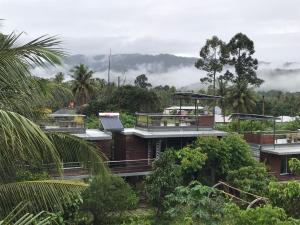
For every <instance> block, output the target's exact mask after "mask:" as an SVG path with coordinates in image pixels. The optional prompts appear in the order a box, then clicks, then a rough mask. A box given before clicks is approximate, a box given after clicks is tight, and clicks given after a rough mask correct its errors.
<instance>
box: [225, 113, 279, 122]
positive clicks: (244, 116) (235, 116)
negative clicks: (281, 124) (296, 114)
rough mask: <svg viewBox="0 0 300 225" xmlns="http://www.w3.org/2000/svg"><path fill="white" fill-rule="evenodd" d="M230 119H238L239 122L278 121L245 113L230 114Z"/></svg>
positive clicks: (276, 118)
mask: <svg viewBox="0 0 300 225" xmlns="http://www.w3.org/2000/svg"><path fill="white" fill-rule="evenodd" d="M230 118H231V119H240V120H279V119H280V118H278V117H274V116H267V115H259V114H247V113H232V114H231V116H230Z"/></svg>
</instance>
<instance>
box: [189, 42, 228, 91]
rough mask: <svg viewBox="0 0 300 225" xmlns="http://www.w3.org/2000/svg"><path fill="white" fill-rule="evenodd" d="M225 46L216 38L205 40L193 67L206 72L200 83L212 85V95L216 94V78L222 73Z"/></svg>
mask: <svg viewBox="0 0 300 225" xmlns="http://www.w3.org/2000/svg"><path fill="white" fill-rule="evenodd" d="M225 47H226V44H225V43H224V42H223V41H222V40H220V39H219V38H218V37H217V36H213V37H212V38H211V39H207V40H206V43H205V45H204V46H203V47H202V48H201V50H200V58H199V59H198V60H197V61H196V63H195V67H196V68H198V69H200V70H204V71H206V72H207V75H206V77H204V78H201V79H200V80H201V82H208V83H213V91H214V95H215V94H216V78H217V77H216V76H217V73H220V72H222V70H223V66H224V60H225V58H226V51H225Z"/></svg>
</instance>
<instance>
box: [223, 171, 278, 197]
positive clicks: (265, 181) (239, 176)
mask: <svg viewBox="0 0 300 225" xmlns="http://www.w3.org/2000/svg"><path fill="white" fill-rule="evenodd" d="M273 180H274V178H271V177H269V175H268V172H267V170H266V168H265V166H263V165H255V166H247V167H241V168H239V169H237V170H232V171H229V172H228V176H227V182H228V183H229V184H231V185H232V186H234V187H236V188H239V189H241V190H243V191H246V192H250V193H253V194H256V195H260V196H266V194H267V192H268V185H269V183H270V182H271V181H273Z"/></svg>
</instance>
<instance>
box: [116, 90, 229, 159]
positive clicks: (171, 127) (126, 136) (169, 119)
mask: <svg viewBox="0 0 300 225" xmlns="http://www.w3.org/2000/svg"><path fill="white" fill-rule="evenodd" d="M173 97H174V99H175V100H177V101H179V102H180V104H179V105H180V106H179V109H176V110H178V112H179V114H175V115H171V114H163V113H162V114H157V113H136V123H135V126H134V127H133V128H124V129H123V130H119V131H117V132H113V139H114V148H113V151H114V152H113V154H112V155H113V156H114V160H137V159H147V160H152V159H154V158H156V157H158V156H159V154H160V153H161V152H163V151H164V150H166V149H168V148H173V149H180V148H182V147H184V146H186V145H187V144H191V143H192V142H193V141H195V140H196V138H198V137H201V136H202V137H204V136H216V137H220V138H221V137H223V136H225V135H226V132H223V131H218V130H215V129H214V115H213V114H212V113H199V111H200V110H197V109H198V102H199V101H206V102H207V101H215V100H217V99H219V98H220V97H219V96H211V95H205V94H196V93H192V92H177V93H175V94H174V96H173ZM184 101H188V102H191V101H192V102H194V103H195V106H194V108H195V109H196V110H194V114H183V113H182V112H183V110H182V108H181V105H182V102H184Z"/></svg>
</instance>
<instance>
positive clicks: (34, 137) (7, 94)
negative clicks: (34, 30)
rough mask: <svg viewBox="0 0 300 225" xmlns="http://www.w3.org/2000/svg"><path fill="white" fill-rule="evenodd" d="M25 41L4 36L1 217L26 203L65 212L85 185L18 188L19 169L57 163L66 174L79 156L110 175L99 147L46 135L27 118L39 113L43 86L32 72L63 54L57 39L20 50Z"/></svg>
mask: <svg viewBox="0 0 300 225" xmlns="http://www.w3.org/2000/svg"><path fill="white" fill-rule="evenodd" d="M20 36H21V35H16V34H14V33H12V34H10V35H3V34H1V33H0V145H1V148H0V156H1V157H0V203H1V207H0V216H1V217H3V216H4V215H7V213H8V212H10V211H11V210H12V209H13V208H14V207H15V206H16V205H18V203H19V202H21V201H24V200H25V201H30V207H27V208H26V210H27V211H28V212H31V211H35V212H39V211H42V210H52V209H53V207H54V206H55V207H56V208H62V207H63V205H64V203H65V202H68V201H70V199H71V198H70V196H72V195H73V194H78V193H79V192H80V191H81V190H82V189H84V188H85V185H84V184H82V183H78V184H77V183H72V184H70V183H69V182H68V181H63V180H61V181H39V182H32V181H28V182H21V183H16V182H15V180H13V179H12V177H14V175H15V174H14V173H15V171H17V170H18V169H20V167H26V168H27V166H28V165H31V166H33V167H38V168H42V167H43V164H45V163H53V164H54V165H55V167H56V170H57V172H58V173H60V174H61V162H62V159H63V160H64V161H67V160H68V158H70V157H72V158H74V157H76V158H77V159H78V161H80V162H82V164H83V166H85V167H87V168H89V169H90V170H91V171H93V172H94V173H98V174H99V173H102V174H106V169H105V167H104V166H103V163H102V158H101V156H100V155H99V153H98V150H97V149H96V147H95V146H93V145H92V144H89V143H86V142H85V141H83V140H82V139H79V138H75V137H73V136H69V135H66V134H56V133H47V134H46V133H44V132H43V131H42V130H41V129H40V128H39V126H38V125H36V124H35V123H34V122H32V121H31V120H29V119H27V118H26V117H24V116H23V115H32V111H33V110H32V109H31V108H32V107H31V106H34V107H33V108H34V110H35V106H36V105H38V104H37V101H36V100H35V99H36V96H35V94H36V93H37V92H38V91H39V90H40V87H41V85H39V82H37V80H36V79H33V78H32V76H31V74H30V67H32V66H45V65H49V64H50V65H55V64H60V57H62V56H63V55H64V52H63V51H62V50H61V48H60V47H59V46H60V43H61V42H60V41H59V40H58V39H57V38H55V37H47V36H42V37H39V38H37V39H35V40H33V41H30V42H28V43H26V44H24V45H18V44H17V43H19V42H20V41H19V38H20ZM38 102H39V101H38ZM16 111H17V112H19V113H17V112H16ZM21 114H22V115H21ZM9 196H10V197H9Z"/></svg>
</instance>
